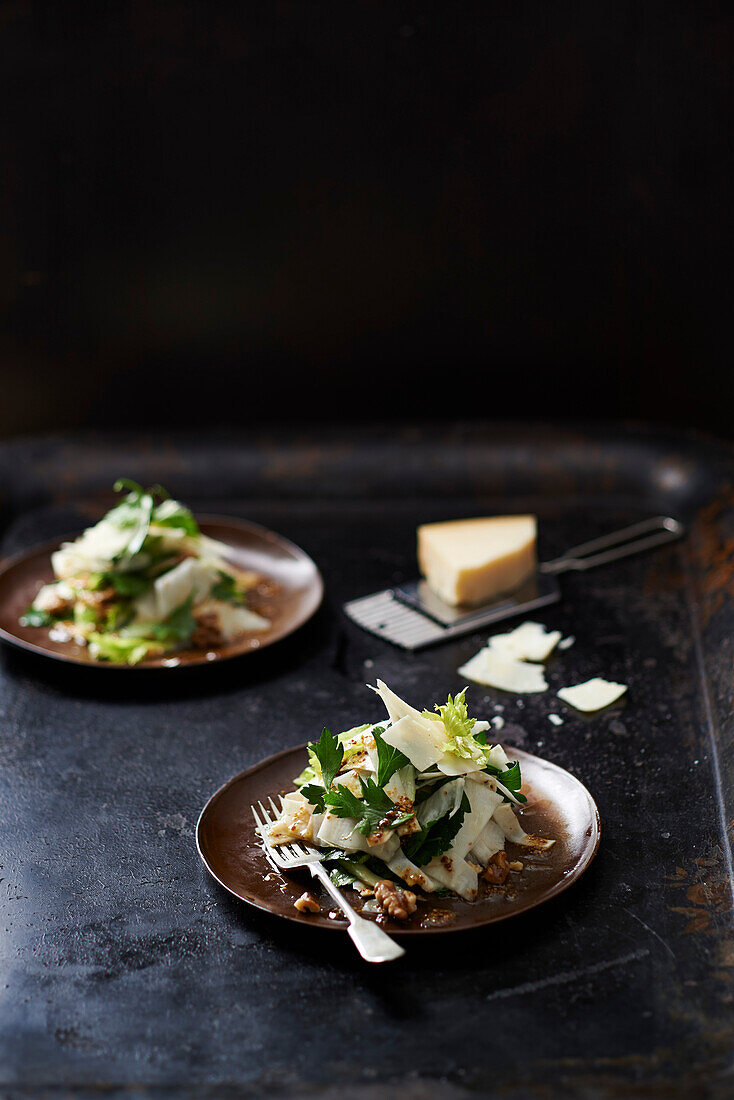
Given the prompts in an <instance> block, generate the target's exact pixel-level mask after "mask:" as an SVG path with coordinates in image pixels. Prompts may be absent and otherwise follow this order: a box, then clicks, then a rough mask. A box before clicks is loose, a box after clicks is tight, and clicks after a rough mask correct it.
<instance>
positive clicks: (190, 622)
mask: <svg viewBox="0 0 734 1100" xmlns="http://www.w3.org/2000/svg"><path fill="white" fill-rule="evenodd" d="M193 603H194V595H193V593H192V594H191V595H190V596H189V598H188V599H187V600H184V602H183V603H182V604H181V606H180V607H177V608H176V610H175V611H172V612H171V614H170V615H169V616H168V618H167V619H164V620H163V622H160V623H150V624H149V625H146V627H145V628H142V627H141V631H140V633H141V634H142V635H144V636H147V637H150V638H155V639H156V641H159V642H188V640H189V638H190V637H191V635H192V634H193V633H194V631H195V630H196V619H195V618H194V616H193V613H192V611H191V608H192V606H193Z"/></svg>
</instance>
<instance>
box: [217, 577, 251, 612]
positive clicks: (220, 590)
mask: <svg viewBox="0 0 734 1100" xmlns="http://www.w3.org/2000/svg"><path fill="white" fill-rule="evenodd" d="M217 573H218V575H219V580H218V581H215V582H214V584H213V585H212V590H211V595H212V597H213V598H214V599H215V600H224V601H225V603H231V604H234V605H235V607H242V605H243V604H244V602H245V599H244V596H243V594H242V592H240V590H239V588H238V587H237V581H236V580H235V579H234V577H233V576H232V574H231V573H225V572H224V570H223V569H218V570H217Z"/></svg>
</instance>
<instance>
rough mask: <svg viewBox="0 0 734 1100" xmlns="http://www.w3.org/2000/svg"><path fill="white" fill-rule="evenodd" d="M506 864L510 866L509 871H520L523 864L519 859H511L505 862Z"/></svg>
mask: <svg viewBox="0 0 734 1100" xmlns="http://www.w3.org/2000/svg"><path fill="white" fill-rule="evenodd" d="M507 866H508V867H509V868H510V870H511V871H522V869H523V866H524V865H523V863H522V861H521V860H519V859H513V860H511V861H510V862H509V863H508V864H507Z"/></svg>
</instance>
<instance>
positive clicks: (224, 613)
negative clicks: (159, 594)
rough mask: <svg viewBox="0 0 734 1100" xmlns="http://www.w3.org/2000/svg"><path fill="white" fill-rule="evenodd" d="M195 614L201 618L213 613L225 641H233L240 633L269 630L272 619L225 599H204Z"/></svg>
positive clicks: (212, 615)
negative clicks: (227, 601) (226, 601)
mask: <svg viewBox="0 0 734 1100" xmlns="http://www.w3.org/2000/svg"><path fill="white" fill-rule="evenodd" d="M195 614H196V615H197V617H199V618H204V617H205V616H208V615H211V617H212V619H213V620H214V621H215V622H216V624H217V627H218V629H219V633H220V634H221V636H222V639H223V640H224V641H225V642H227V641H232V640H233V639H234V638H237V637H239V635H240V634H246V633H257V632H259V631H262V630H267V629H268V628H269V626H270V620H269V619H265V618H263V616H262V615H258V614H256V612H254V611H250V609H249V608H247V607H237V606H236V605H234V604H231V603H225V601H224V600H213V599H209V600H202V602H201V603H199V604H197V605H196V607H195Z"/></svg>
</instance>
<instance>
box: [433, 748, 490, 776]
mask: <svg viewBox="0 0 734 1100" xmlns="http://www.w3.org/2000/svg"><path fill="white" fill-rule="evenodd" d="M436 767H437V768H438V770H439V771H440V772H443V774H444V775H471V774H472V772H480V771H481V770H482V768H483V767H484V764H483V763H481V762H479V763H478V762H477V761H476V760H467V759H465V758H464V757H463V756H456V755H454V753H451V752H445V753H444V754H443V756H442V757H441V759H440V760H439V761H438V762H437V763H436Z"/></svg>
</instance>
